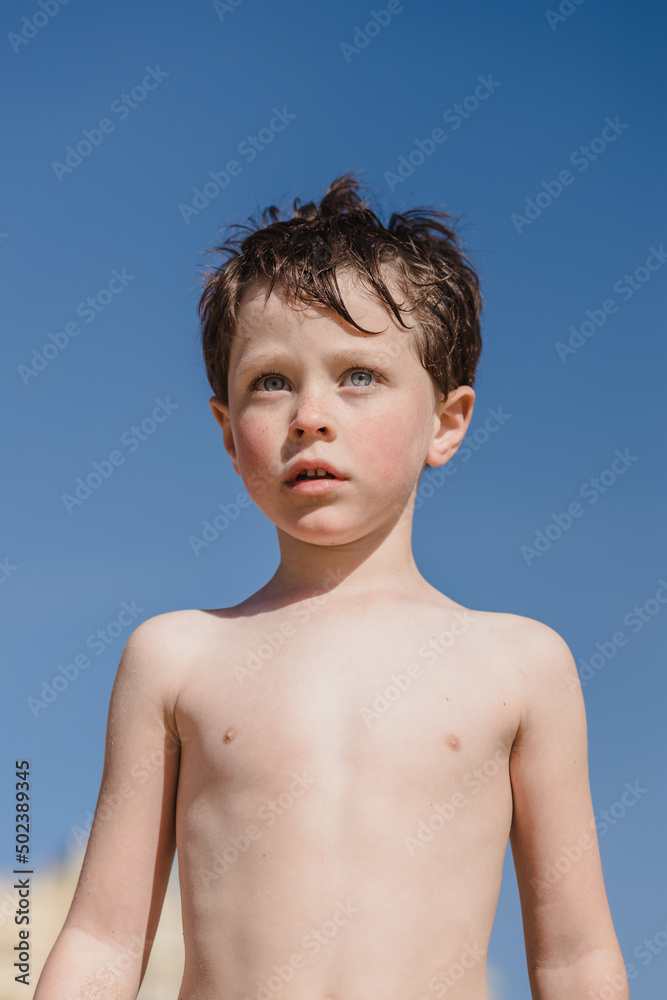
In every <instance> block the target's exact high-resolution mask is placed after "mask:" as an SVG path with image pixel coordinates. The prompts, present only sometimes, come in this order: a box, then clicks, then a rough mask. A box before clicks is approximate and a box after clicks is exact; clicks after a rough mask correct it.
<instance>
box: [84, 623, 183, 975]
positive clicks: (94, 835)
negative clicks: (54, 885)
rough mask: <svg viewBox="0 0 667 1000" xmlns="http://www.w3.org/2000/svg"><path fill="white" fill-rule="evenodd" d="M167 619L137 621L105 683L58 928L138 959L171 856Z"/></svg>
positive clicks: (174, 658) (173, 630)
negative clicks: (100, 764)
mask: <svg viewBox="0 0 667 1000" xmlns="http://www.w3.org/2000/svg"><path fill="white" fill-rule="evenodd" d="M181 627H182V621H181V622H180V623H179V618H178V616H177V615H160V616H157V617H156V618H151V619H149V620H148V621H146V622H144V623H143V624H142V625H140V626H139V627H138V628H137V629H135V630H134V632H133V633H132V635H131V636H130V638H129V639H128V641H127V643H126V645H125V649H124V650H123V654H122V656H121V659H120V663H119V666H118V670H117V673H116V677H115V680H114V684H113V688H112V692H111V698H110V702H109V713H108V719H107V728H106V745H105V756H104V769H103V772H102V780H101V785H100V793H99V797H98V800H97V806H96V809H95V817H94V820H93V824H92V828H91V832H90V839H89V841H88V846H87V849H86V855H85V858H84V862H83V866H82V869H81V875H80V877H79V882H78V885H77V888H76V892H75V895H74V900H73V902H72V906H71V908H70V911H69V914H68V916H67V920H66V922H65V926H66V927H78V928H80V929H82V930H85V931H87V932H88V933H90V934H93V935H95V936H96V937H99V938H100V939H103V940H105V941H112V942H114V943H117V944H118V945H119V946H122V947H124V948H132V949H134V951H133V954H135V955H136V954H137V952H138V953H139V954H142V953H144V957H143V962H142V974H143V968H145V963H146V961H147V960H148V954H149V952H150V946H151V944H152V939H153V937H154V935H155V930H156V928H157V923H158V920H159V915H160V910H161V908H162V903H163V900H164V893H165V891H166V886H167V881H168V878H169V873H170V871H171V865H172V862H173V857H174V850H175V802H176V789H177V784H178V771H179V761H180V743H179V740H178V735H177V733H176V731H175V722H174V712H173V709H174V705H175V702H176V698H177V696H178V683H179V669H180V663H179V657H178V650H179V646H180V645H181V644H180V643H179V642H178V641H175V640H177V639H178V636H179V634H180V632H179V628H181Z"/></svg>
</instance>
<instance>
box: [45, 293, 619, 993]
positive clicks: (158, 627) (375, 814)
mask: <svg viewBox="0 0 667 1000" xmlns="http://www.w3.org/2000/svg"><path fill="white" fill-rule="evenodd" d="M340 280H341V289H342V291H343V294H344V297H345V301H346V304H347V306H348V309H349V311H350V313H351V315H352V316H353V317H354V318H355V319H356V321H357V322H358V323H359V324H360V325H361V326H363V327H365V328H366V329H370V330H378V331H379V330H383V331H384V332H383V333H382V334H381V335H378V336H373V335H371V334H362V333H359V332H358V331H356V330H355V329H354V328H353V327H351V326H350V325H349V324H347V323H345V322H344V321H343V320H341V319H340V318H339V317H337V316H335V315H334V314H332V313H330V312H328V311H327V310H326V309H324V308H320V307H319V306H308V307H304V306H300V307H299V308H295V307H294V306H290V305H289V304H287V303H286V301H285V300H284V297H283V296H282V294H281V293H280V291H279V289H274V292H273V293H272V295H271V296H270V297H269V299H268V302H265V298H264V291H265V288H264V286H255V287H253V288H251V289H250V290H249V291H248V292H247V293H246V295H245V296H244V299H243V302H242V306H241V310H240V316H239V322H238V328H237V331H236V334H235V339H234V343H233V347H232V354H231V359H230V372H229V402H228V404H225V403H223V402H222V401H221V400H219V399H217V398H215V397H214V398H213V399H212V400H211V408H212V411H213V414H214V416H215V418H216V420H217V421H218V423H219V425H220V427H221V429H222V435H223V442H224V446H225V448H226V450H227V452H228V454H229V455H230V457H231V460H232V463H233V466H234V469H235V470H236V472H237V473H238V474H239V475H241V476H242V477H243V480H244V483H245V485H246V489H247V490H248V492H249V493H250V495H251V496H252V497H253V499H254V501H255V502H256V504H257V505H258V506H259V507H260V509H261V510H262V511H263V512H264V513H265V514H266V516H267V517H269V518H270V519H271V520H272V521H273V523H274V524H275V525H276V529H277V532H278V541H279V545H280V564H279V566H278V569H277V571H276V573H275V575H274V576H273V578H272V579H271V580H270V581H269V582H268V583H267V584H266V586H264V587H263V588H262V589H261V590H259V591H258V592H257V593H255V594H253V595H252V596H251V597H249V598H248V599H246V600H245V601H243V602H242V603H241V604H238V605H236V606H234V607H230V608H222V609H216V610H209V611H182V612H174V613H170V614H165V615H160V616H157V617H155V618H152V619H149V620H148V621H147V622H145V623H144V624H142V625H141V626H140V627H139V628H138V629H136V630H135V632H134V633H133V635H132V636H131V638H130V640H129V642H128V644H127V646H126V648H125V651H124V653H123V656H122V658H121V662H120V665H119V668H118V674H117V678H116V682H115V684H114V688H113V692H112V697H111V703H110V708H109V722H108V729H107V743H106V755H105V766H104V772H103V776H102V784H101V789H100V800H99V803H98V810H97V811H96V817H95V820H94V823H93V827H92V831H91V837H90V841H89V844H88V848H87V851H86V856H85V859H84V863H83V868H82V872H81V877H80V880H79V885H78V887H77V891H76V894H75V897H74V901H73V903H72V906H71V908H70V911H69V914H68V916H67V919H66V922H65V925H64V927H63V930H62V931H61V934H60V936H59V938H58V940H57V942H56V944H55V946H54V948H53V950H52V952H51V955H50V956H49V959H48V961H47V963H46V966H45V968H44V971H43V973H42V976H41V979H40V982H39V985H38V988H37V992H36V994H35V1000H70V998H77V1000H88V998H98V997H99V998H105V997H108V998H111V997H113V998H118V1000H132V998H134V997H136V994H137V991H138V989H139V986H140V983H141V979H142V977H143V974H144V971H145V966H146V963H147V961H148V956H149V954H150V948H151V944H152V940H153V937H154V935H155V930H156V927H157V922H158V919H159V913H160V909H161V906H162V900H163V896H164V892H165V889H166V883H167V879H168V875H169V871H170V868H171V864H172V860H173V856H174V850H175V848H176V847H178V858H179V877H180V884H181V894H182V906H183V926H184V936H185V949H186V963H185V970H184V976H183V980H182V983H181V985H180V991H178V992H177V990H178V984H177V983H174V997H175V998H176V997H178V998H179V1000H255V998H257V997H263V998H266V997H271V998H272V997H274V996H277V997H280V998H284V1000H361V998H371V997H372V998H377V1000H420V998H421V1000H432V998H435V997H441V996H446V997H447V998H450V1000H451V998H455V1000H487V998H488V992H487V987H486V974H485V964H486V962H485V960H486V951H487V948H488V941H489V936H490V933H491V928H492V924H493V918H494V914H495V909H496V904H497V899H498V893H499V889H500V880H501V873H502V867H503V860H504V856H505V851H506V847H507V843H508V838H509V841H510V844H511V848H512V853H513V858H514V863H515V867H516V871H517V879H518V884H519V890H520V896H521V906H522V913H523V923H524V935H525V942H526V955H527V962H528V970H529V975H530V981H531V988H532V994H533V997H534V998H535V1000H565V998H567V1000H570V998H571V1000H579V998H581V1000H583V998H586V1000H588V998H589V997H598V996H600V995H602V996H603V997H604V996H606V995H608V994H605V992H603V991H604V990H605V988H606V989H609V988H610V986H609V984H610V983H611V984H613V985H612V987H611V988H612V989H613V994H612V995H613V997H614V1000H628V997H629V993H628V987H627V980H626V976H625V970H624V964H623V959H622V956H621V952H620V949H619V946H618V942H617V939H616V935H615V932H614V928H613V924H612V919H611V916H610V911H609V906H608V902H607V897H606V892H605V886H604V881H603V876H602V870H601V865H600V855H599V849H598V844H597V839H596V835H595V822H594V818H593V807H592V802H591V794H590V790H589V780H588V766H587V743H586V721H585V712H584V705H583V698H582V694H581V689H580V686H579V681H578V677H577V672H576V666H575V664H574V661H573V658H572V655H571V653H570V651H569V649H568V647H567V645H566V644H565V642H564V641H563V639H561V637H560V636H559V635H558V634H557V633H556V632H554V631H553V630H552V629H550V628H549V627H548V626H546V625H543V624H541V623H539V622H536V621H534V620H532V619H528V618H524V617H521V616H518V615H513V614H496V613H488V612H481V611H478V610H471V609H469V608H465V607H463V606H462V605H461V604H458V603H457V602H455V601H453V600H451V599H450V598H448V597H446V596H445V595H444V594H442V593H441V592H439V591H438V590H436V589H435V588H434V587H433V586H431V585H430V584H429V583H428V582H427V581H426V580H425V579H424V577H423V576H422V575H421V574H420V572H419V570H418V568H417V566H416V563H415V561H414V557H413V554H412V547H411V531H412V503H413V502H414V497H415V493H416V488H417V485H418V481H419V476H420V474H421V472H422V470H423V469H424V467H425V465H429V466H432V467H438V466H442V465H444V464H445V463H446V462H448V461H449V460H450V459H451V458H452V457H453V455H454V454H455V453H456V450H457V448H458V447H459V445H460V443H461V441H462V440H463V437H464V435H465V432H466V430H467V428H468V426H469V423H470V419H471V416H472V410H473V404H474V398H475V394H474V391H473V390H472V389H471V388H470V387H469V386H462V387H460V388H458V389H457V390H455V391H454V392H452V393H450V395H449V396H448V397H447V399H443V398H442V395H441V393H439V392H438V390H437V389H436V387H435V386H434V384H433V382H432V381H431V379H430V377H429V375H428V374H427V372H426V371H425V369H424V368H423V367H422V366H421V364H420V362H419V359H418V357H417V354H416V350H415V348H414V343H413V339H412V338H413V332H412V331H409V330H408V331H406V330H404V329H401V327H399V326H398V325H397V324H396V323H395V321H394V319H393V317H392V316H391V314H390V313H389V312H388V311H387V310H386V309H385V308H384V307H383V306H382V305H381V304H380V303H379V302H378V301H377V300H376V299H375V298H374V297H373V296H372V295H371V294H370V293H369V292H368V291H367V290H365V289H364V288H363V287H362V286H361V285H360V284H359V282H357V281H354V280H353V279H352V278H350V277H349V276H347V275H342V276H341V279H340ZM412 322H413V321H412V320H411V319H410V318H408V323H412ZM373 370H375V374H374V373H373ZM264 373H271V376H270V378H268V379H267V378H260V376H261V375H263V374H264ZM303 457H307V458H310V457H314V458H316V459H318V460H322V462H323V463H324V464H325V465H326V462H327V461H329V462H330V463H331V464H332V465H333V466H334V467H335V469H336V470H337V471H338V473H339V474H340V477H341V478H342V477H344V481H343V482H339V483H338V484H336V485H335V486H334V487H333V488H331V489H328V490H327V491H326V492H324V491H322V492H319V493H313V492H311V493H310V494H307V493H305V492H299V491H297V490H295V489H293V488H291V487H289V486H287V485H286V482H285V480H286V478H287V470H289V469H291V467H292V466H293V465H294V463H295V462H296V461H297V460H298V459H300V458H303ZM445 492H446V491H443V495H441V496H439V497H438V499H437V500H435V501H433V502H434V503H437V504H438V505H439V506H440V508H441V517H442V531H441V532H440V533H439V534H438V536H437V537H434V538H433V546H434V548H435V549H437V550H438V552H440V553H441V558H442V559H443V560H445V561H446V559H447V535H448V532H449V531H453V530H456V525H455V524H448V522H447V518H448V513H447V499H446V496H445V495H444V494H445ZM223 571H224V572H230V571H233V569H232V568H230V567H225V568H224V570H223ZM450 576H451V579H452V582H454V581H455V567H451V573H450ZM112 796H115V799H112ZM105 802H106V803H107V804H109V803H111V806H110V808H108V809H107V810H105V811H104V818H102V815H101V812H102V810H101V809H100V804H101V803H105ZM575 845H580V849H579V855H580V857H579V858H578V860H577V861H576V862H574V863H570V865H569V868H568V865H567V864H566V863H563V861H562V859H563V856H564V855H563V851H564V848H573V847H574V846H575ZM574 854H575V855H576V852H574ZM570 856H573V852H572V850H570ZM559 868H563V869H566V870H565V871H563V872H562V873H561V872H560V870H559ZM262 990H264V991H265V992H262ZM267 991H268V992H267Z"/></svg>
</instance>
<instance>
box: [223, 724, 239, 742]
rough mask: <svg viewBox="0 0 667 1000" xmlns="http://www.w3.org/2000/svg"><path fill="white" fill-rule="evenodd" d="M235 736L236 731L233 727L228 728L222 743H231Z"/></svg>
mask: <svg viewBox="0 0 667 1000" xmlns="http://www.w3.org/2000/svg"><path fill="white" fill-rule="evenodd" d="M235 736H236V729H235V728H234V726H230V728H229V729H228V730H227V732H226V733H225V735H224V736H223V737H222V742H223V743H231V742H232V740H233V739H234V737H235Z"/></svg>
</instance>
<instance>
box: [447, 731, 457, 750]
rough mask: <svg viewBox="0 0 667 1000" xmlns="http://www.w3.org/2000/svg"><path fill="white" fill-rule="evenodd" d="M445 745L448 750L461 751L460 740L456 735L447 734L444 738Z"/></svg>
mask: <svg viewBox="0 0 667 1000" xmlns="http://www.w3.org/2000/svg"><path fill="white" fill-rule="evenodd" d="M445 743H446V744H447V746H448V747H449V749H450V750H460V749H461V740H460V738H459V737H458V736H457V735H456V733H447V735H446V737H445Z"/></svg>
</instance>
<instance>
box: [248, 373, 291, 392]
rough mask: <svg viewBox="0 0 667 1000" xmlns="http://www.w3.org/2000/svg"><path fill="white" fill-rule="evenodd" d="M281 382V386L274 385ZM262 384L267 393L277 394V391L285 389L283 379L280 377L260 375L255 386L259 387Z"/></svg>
mask: <svg viewBox="0 0 667 1000" xmlns="http://www.w3.org/2000/svg"><path fill="white" fill-rule="evenodd" d="M281 382H282V385H280V384H278V385H276V383H281ZM262 383H264V388H265V389H266V390H267V391H268V392H277V391H278V390H280V389H284V388H285V379H284V378H283V377H282V375H271V374H268V373H267V374H266V375H260V376H259V378H258V379H257V382H256V383H255V384H256V385H257V386H258V387H259V386H260V385H261V384H262Z"/></svg>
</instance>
